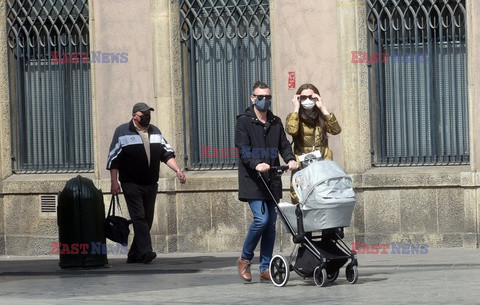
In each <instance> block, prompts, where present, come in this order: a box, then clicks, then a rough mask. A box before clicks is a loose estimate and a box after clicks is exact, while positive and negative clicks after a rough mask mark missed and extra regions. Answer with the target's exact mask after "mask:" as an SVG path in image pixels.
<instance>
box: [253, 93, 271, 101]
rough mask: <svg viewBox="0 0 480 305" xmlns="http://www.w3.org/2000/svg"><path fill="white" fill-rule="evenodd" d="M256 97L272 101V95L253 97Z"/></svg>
mask: <svg viewBox="0 0 480 305" xmlns="http://www.w3.org/2000/svg"><path fill="white" fill-rule="evenodd" d="M253 96H254V97H256V98H257V99H259V100H263V99H266V100H267V101H269V100H271V99H272V96H271V95H255V94H254V95H253Z"/></svg>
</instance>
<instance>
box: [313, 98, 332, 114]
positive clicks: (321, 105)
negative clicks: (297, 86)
mask: <svg viewBox="0 0 480 305" xmlns="http://www.w3.org/2000/svg"><path fill="white" fill-rule="evenodd" d="M312 98H314V99H316V101H315V105H317V107H318V109H319V110H320V111H321V112H322V113H323V114H324V115H329V114H330V113H329V112H328V110H327V108H325V106H324V105H323V101H322V97H321V96H320V95H318V94H316V93H314V94H312Z"/></svg>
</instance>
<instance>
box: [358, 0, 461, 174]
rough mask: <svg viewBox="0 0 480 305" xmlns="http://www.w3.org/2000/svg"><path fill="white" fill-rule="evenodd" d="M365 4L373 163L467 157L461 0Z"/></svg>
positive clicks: (454, 161) (417, 162) (449, 161)
mask: <svg viewBox="0 0 480 305" xmlns="http://www.w3.org/2000/svg"><path fill="white" fill-rule="evenodd" d="M366 4H367V31H368V56H365V57H366V59H367V60H366V61H363V62H366V63H367V64H368V66H369V75H370V105H371V107H370V109H371V117H372V120H371V122H372V123H371V124H372V125H371V129H372V163H373V164H374V165H377V166H392V165H397V166H398V165H400V166H410V165H456V164H468V163H469V155H470V145H469V144H470V143H469V119H468V94H467V93H468V90H467V38H466V17H467V15H466V8H465V0H383V1H374V0H367V1H366ZM382 54H383V55H382Z"/></svg>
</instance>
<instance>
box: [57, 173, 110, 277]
mask: <svg viewBox="0 0 480 305" xmlns="http://www.w3.org/2000/svg"><path fill="white" fill-rule="evenodd" d="M104 219H105V205H104V202H103V195H102V191H101V190H99V189H97V188H96V187H95V185H94V184H93V181H92V180H90V179H88V178H85V177H82V176H77V177H75V178H73V179H70V180H69V181H68V182H67V184H66V185H65V188H64V189H63V191H62V192H61V193H60V194H59V198H58V206H57V222H58V235H59V243H58V244H57V245H56V246H57V249H56V251H57V253H59V254H60V263H59V265H60V267H61V268H72V267H83V268H89V267H101V266H104V265H106V264H108V259H107V253H106V238H105V230H104V226H103V223H104Z"/></svg>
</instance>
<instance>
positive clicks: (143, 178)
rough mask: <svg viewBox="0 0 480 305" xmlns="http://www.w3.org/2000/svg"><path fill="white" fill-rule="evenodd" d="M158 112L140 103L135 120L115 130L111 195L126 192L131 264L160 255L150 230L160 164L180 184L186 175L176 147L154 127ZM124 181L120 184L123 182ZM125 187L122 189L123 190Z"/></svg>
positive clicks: (134, 112)
mask: <svg viewBox="0 0 480 305" xmlns="http://www.w3.org/2000/svg"><path fill="white" fill-rule="evenodd" d="M151 111H154V109H153V108H152V107H150V106H148V105H147V104H145V103H137V104H135V105H134V106H133V109H132V116H133V117H132V120H131V121H130V122H128V123H125V124H122V125H120V126H119V127H117V129H116V130H115V133H114V135H113V139H112V143H111V144H110V151H109V154H108V161H107V169H108V170H110V177H111V192H112V194H113V195H116V194H119V193H120V192H121V190H123V194H124V196H125V201H126V203H127V207H128V212H129V213H130V218H131V219H132V221H133V231H134V237H133V242H132V244H131V246H130V250H129V252H128V257H127V263H144V264H147V263H149V262H151V261H152V260H153V259H154V258H155V257H156V256H157V254H156V253H155V252H154V251H153V249H152V239H151V235H150V229H151V228H152V223H153V216H154V210H155V198H156V196H157V190H158V183H157V181H158V178H159V169H160V162H164V163H165V164H167V165H168V167H169V168H171V169H172V170H173V171H174V172H175V174H176V176H177V178H178V179H179V180H180V183H182V184H184V183H185V181H186V178H185V175H184V173H183V172H182V170H181V169H180V167H179V166H178V164H177V161H176V160H175V153H174V151H173V149H172V147H171V146H170V145H169V144H168V143H167V141H166V140H165V138H164V137H163V136H162V133H161V132H160V130H159V129H158V128H157V127H156V126H154V125H152V124H150V112H151ZM119 181H120V183H119ZM120 184H121V188H120Z"/></svg>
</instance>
